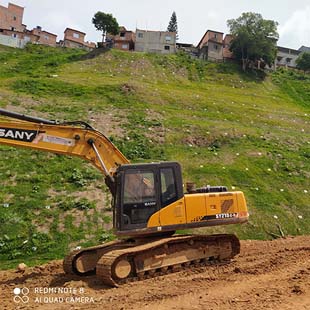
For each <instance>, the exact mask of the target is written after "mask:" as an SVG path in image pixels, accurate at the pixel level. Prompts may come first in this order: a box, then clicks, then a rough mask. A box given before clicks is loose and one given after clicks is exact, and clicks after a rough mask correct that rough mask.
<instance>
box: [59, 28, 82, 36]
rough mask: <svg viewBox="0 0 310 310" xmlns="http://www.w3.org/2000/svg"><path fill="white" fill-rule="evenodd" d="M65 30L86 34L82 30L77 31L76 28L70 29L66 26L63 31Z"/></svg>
mask: <svg viewBox="0 0 310 310" xmlns="http://www.w3.org/2000/svg"><path fill="white" fill-rule="evenodd" d="M67 30H71V31H74V32H78V33H81V34H84V35H86V33H85V32H82V31H79V30H76V29H72V28H68V27H67V28H66V30H65V31H64V32H66V31H67Z"/></svg>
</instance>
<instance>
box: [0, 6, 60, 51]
mask: <svg viewBox="0 0 310 310" xmlns="http://www.w3.org/2000/svg"><path fill="white" fill-rule="evenodd" d="M23 15H24V8H23V7H21V6H18V5H16V4H13V3H9V4H8V7H7V8H6V7H4V6H1V5H0V35H1V38H0V44H1V43H2V44H5V45H9V46H13V47H20V48H22V47H24V46H25V44H26V43H28V42H32V43H37V44H44V45H51V46H56V38H57V35H55V34H53V33H50V32H47V31H44V30H42V28H41V27H40V26H38V27H37V28H34V29H33V30H31V31H30V30H28V29H27V26H26V25H25V24H23ZM8 37H10V38H8Z"/></svg>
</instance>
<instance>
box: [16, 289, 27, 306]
mask: <svg viewBox="0 0 310 310" xmlns="http://www.w3.org/2000/svg"><path fill="white" fill-rule="evenodd" d="M13 293H14V295H15V296H14V298H13V300H14V302H16V303H17V304H19V303H20V302H22V303H24V304H26V303H28V302H29V297H28V296H27V295H28V294H29V288H27V287H23V288H19V287H15V288H14V290H13Z"/></svg>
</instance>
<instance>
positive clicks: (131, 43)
mask: <svg viewBox="0 0 310 310" xmlns="http://www.w3.org/2000/svg"><path fill="white" fill-rule="evenodd" d="M108 41H110V42H113V47H114V48H117V49H119V50H123V51H132V50H134V48H135V33H134V32H133V31H130V30H127V29H126V28H125V27H124V26H122V27H120V31H119V34H117V35H116V36H113V35H109V34H108V35H107V42H108Z"/></svg>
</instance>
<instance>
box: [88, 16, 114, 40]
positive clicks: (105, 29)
mask: <svg viewBox="0 0 310 310" xmlns="http://www.w3.org/2000/svg"><path fill="white" fill-rule="evenodd" d="M92 22H93V24H94V26H95V28H96V29H97V30H99V31H102V42H104V41H105V37H106V35H107V33H110V34H112V35H117V34H118V33H119V25H118V22H117V20H116V18H114V17H113V15H112V14H107V13H103V12H100V11H98V12H97V13H96V14H95V15H94V17H93V19H92Z"/></svg>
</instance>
